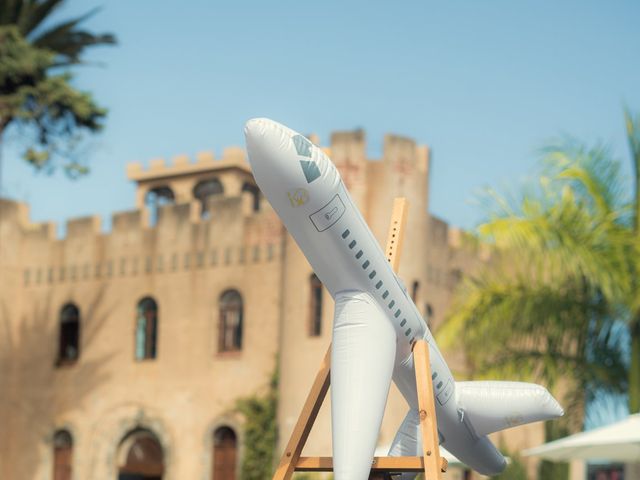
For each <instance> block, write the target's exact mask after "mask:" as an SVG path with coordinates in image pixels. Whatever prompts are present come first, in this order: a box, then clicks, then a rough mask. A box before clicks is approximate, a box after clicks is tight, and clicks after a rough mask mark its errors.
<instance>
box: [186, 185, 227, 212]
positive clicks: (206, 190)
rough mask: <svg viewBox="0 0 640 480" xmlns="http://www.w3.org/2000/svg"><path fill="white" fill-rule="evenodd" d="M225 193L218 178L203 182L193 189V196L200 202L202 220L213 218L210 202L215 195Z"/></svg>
mask: <svg viewBox="0 0 640 480" xmlns="http://www.w3.org/2000/svg"><path fill="white" fill-rule="evenodd" d="M221 193H224V189H223V188H222V183H220V180H218V179H217V178H211V179H209V180H202V181H201V182H198V184H197V185H196V186H195V187H194V188H193V196H194V197H195V198H196V199H197V200H198V201H199V202H200V218H202V219H203V220H206V219H208V218H210V217H211V211H210V208H209V200H210V199H211V197H213V196H214V195H219V194H221Z"/></svg>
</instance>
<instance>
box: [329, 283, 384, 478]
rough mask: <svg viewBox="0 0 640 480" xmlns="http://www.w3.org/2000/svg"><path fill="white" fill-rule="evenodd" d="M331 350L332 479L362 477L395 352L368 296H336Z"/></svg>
mask: <svg viewBox="0 0 640 480" xmlns="http://www.w3.org/2000/svg"><path fill="white" fill-rule="evenodd" d="M335 305H336V309H335V318H334V324H333V344H332V349H331V422H332V430H333V432H332V434H333V462H334V463H333V465H334V475H335V477H336V478H368V476H369V471H370V469H371V461H372V459H373V453H374V450H375V447H376V441H377V439H378V434H379V431H380V425H381V423H382V417H383V414H384V408H385V405H386V403H387V396H388V394H389V386H390V385H391V376H392V373H393V364H394V359H395V353H396V334H395V331H394V329H393V326H392V325H391V322H390V321H389V319H388V318H387V316H386V315H385V314H384V312H383V311H382V310H381V309H380V307H379V306H378V305H377V304H376V302H375V301H374V299H373V297H371V295H370V294H368V293H365V292H359V291H344V292H338V293H337V295H336V298H335Z"/></svg>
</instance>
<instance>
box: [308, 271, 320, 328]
mask: <svg viewBox="0 0 640 480" xmlns="http://www.w3.org/2000/svg"><path fill="white" fill-rule="evenodd" d="M309 284H310V287H311V288H310V290H311V297H310V302H309V336H311V337H319V336H320V335H321V334H322V288H323V287H322V282H321V281H320V279H319V278H318V277H317V276H316V274H315V273H314V274H312V275H311V277H310V279H309Z"/></svg>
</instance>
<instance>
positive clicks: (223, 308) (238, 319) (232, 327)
mask: <svg viewBox="0 0 640 480" xmlns="http://www.w3.org/2000/svg"><path fill="white" fill-rule="evenodd" d="M242 315H243V312H242V297H241V296H240V293H238V291H237V290H227V291H226V292H224V293H223V294H222V296H221V297H220V329H219V337H218V351H220V352H235V351H239V350H241V349H242Z"/></svg>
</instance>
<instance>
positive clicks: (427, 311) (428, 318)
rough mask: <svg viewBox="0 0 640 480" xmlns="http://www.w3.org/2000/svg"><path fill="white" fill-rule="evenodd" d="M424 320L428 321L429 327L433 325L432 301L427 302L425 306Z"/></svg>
mask: <svg viewBox="0 0 640 480" xmlns="http://www.w3.org/2000/svg"><path fill="white" fill-rule="evenodd" d="M424 320H425V322H427V327H429V328H431V327H433V308H432V307H431V304H430V303H427V304H426V305H425V307H424Z"/></svg>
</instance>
